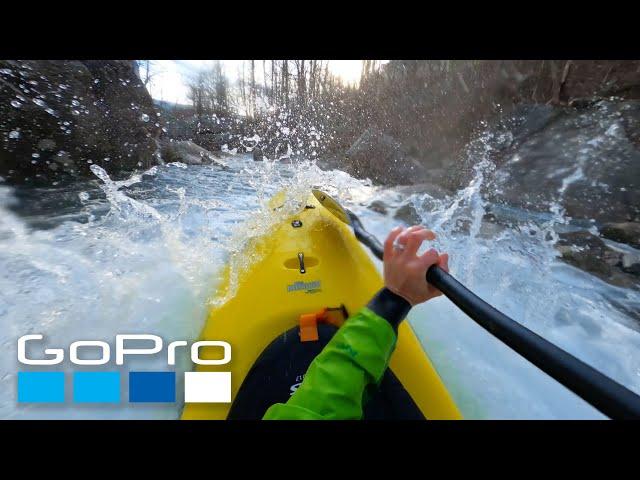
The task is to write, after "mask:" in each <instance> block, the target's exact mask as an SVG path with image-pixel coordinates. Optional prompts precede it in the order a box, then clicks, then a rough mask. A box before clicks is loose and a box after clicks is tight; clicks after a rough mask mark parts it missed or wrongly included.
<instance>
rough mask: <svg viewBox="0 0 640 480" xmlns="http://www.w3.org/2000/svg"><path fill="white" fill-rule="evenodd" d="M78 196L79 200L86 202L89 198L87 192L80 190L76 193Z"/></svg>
mask: <svg viewBox="0 0 640 480" xmlns="http://www.w3.org/2000/svg"><path fill="white" fill-rule="evenodd" d="M78 197H79V198H80V200H82V201H83V202H86V201H87V200H89V194H88V193H87V192H80V193H79V194H78Z"/></svg>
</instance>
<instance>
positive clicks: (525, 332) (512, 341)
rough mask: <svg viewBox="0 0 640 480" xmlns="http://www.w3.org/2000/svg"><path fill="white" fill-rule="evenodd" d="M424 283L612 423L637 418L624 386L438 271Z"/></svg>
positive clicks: (639, 409)
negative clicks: (438, 291)
mask: <svg viewBox="0 0 640 480" xmlns="http://www.w3.org/2000/svg"><path fill="white" fill-rule="evenodd" d="M313 194H314V195H315V197H316V198H317V199H318V201H319V202H320V203H321V204H322V205H323V206H325V207H326V208H327V209H328V210H329V211H330V212H331V213H333V214H334V215H335V216H336V217H338V218H339V219H340V220H341V221H343V222H344V223H347V224H348V225H351V227H353V231H354V234H355V236H356V238H357V239H358V240H359V241H360V242H361V243H362V244H364V245H366V246H367V247H368V248H369V249H370V250H371V252H372V253H373V254H374V255H375V256H376V257H377V258H379V259H380V260H382V259H383V248H382V245H381V243H380V242H379V241H378V239H377V238H376V237H374V236H373V235H372V234H370V233H369V232H367V231H366V230H365V228H364V226H363V225H362V222H361V221H360V219H359V218H358V217H357V216H356V215H355V214H354V213H353V212H350V211H349V210H345V209H344V208H343V207H342V206H341V205H340V204H339V203H338V202H337V201H335V200H334V199H333V198H331V197H330V196H329V195H327V194H326V193H324V192H321V191H320V190H313ZM426 281H428V282H429V283H431V284H432V285H433V286H435V287H436V288H437V289H438V290H440V291H441V292H442V293H443V294H444V295H445V296H446V297H447V298H448V299H449V300H451V301H452V302H453V303H454V304H455V305H456V306H457V307H458V308H460V309H461V310H462V311H463V312H464V313H466V314H467V315H468V316H469V317H470V318H471V319H472V320H474V321H475V322H476V323H478V324H479V325H480V326H481V327H482V328H484V329H485V330H487V331H488V332H489V333H490V334H492V335H493V336H494V337H496V338H498V339H499V340H500V341H502V342H503V343H505V344H506V345H508V346H509V347H511V348H512V349H513V350H515V351H516V352H517V353H519V354H520V355H522V356H523V357H524V358H526V359H527V360H529V361H530V362H531V363H533V364H534V365H535V366H537V367H538V368H540V369H541V370H542V371H543V372H545V373H547V374H548V375H550V376H551V377H553V378H554V379H555V380H557V381H558V382H560V383H561V384H563V385H564V386H565V387H567V388H568V389H569V390H571V391H572V392H573V393H575V394H576V395H578V396H579V397H581V398H582V399H583V400H585V401H586V402H588V403H589V404H591V405H592V406H593V407H595V408H596V409H598V410H599V411H600V412H602V413H603V414H605V415H606V416H608V417H610V418H612V419H640V396H638V395H636V394H635V393H634V392H632V391H631V390H629V389H628V388H626V387H624V386H622V385H620V384H619V383H617V382H615V381H614V380H612V379H611V378H609V377H607V376H605V375H603V374H602V373H600V372H599V371H597V370H595V369H594V368H592V367H591V366H589V365H587V364H586V363H584V362H583V361H581V360H578V359H577V358H576V357H574V356H573V355H571V354H569V353H567V352H565V351H564V350H562V349H561V348H558V347H556V346H555V345H554V344H552V343H551V342H548V341H547V340H545V339H544V338H542V337H541V336H540V335H538V334H536V333H534V332H532V331H531V330H529V329H528V328H526V327H524V326H522V325H521V324H519V323H517V322H516V321H514V320H512V319H511V318H509V317H508V316H506V315H505V314H503V313H502V312H500V311H499V310H497V309H495V308H494V307H492V306H491V305H489V304H488V303H486V302H485V301H484V300H482V299H481V298H480V297H478V296H477V295H475V294H474V293H473V292H471V291H470V290H468V289H467V288H466V287H465V286H464V285H462V284H461V283H460V282H458V281H457V280H456V279H455V278H454V277H453V276H452V275H450V274H449V273H447V272H445V271H444V270H442V269H441V268H438V267H437V266H435V265H434V266H432V267H431V268H430V269H429V270H428V271H427V274H426Z"/></svg>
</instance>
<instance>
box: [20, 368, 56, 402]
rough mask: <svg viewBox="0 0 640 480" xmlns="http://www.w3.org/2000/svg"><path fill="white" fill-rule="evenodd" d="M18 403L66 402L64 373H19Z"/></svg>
mask: <svg viewBox="0 0 640 480" xmlns="http://www.w3.org/2000/svg"><path fill="white" fill-rule="evenodd" d="M18 402H19V403H30V402H37V403H61V402H64V372H18Z"/></svg>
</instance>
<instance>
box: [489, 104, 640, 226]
mask: <svg viewBox="0 0 640 480" xmlns="http://www.w3.org/2000/svg"><path fill="white" fill-rule="evenodd" d="M636 103H638V102H637V101H628V102H613V101H600V102H598V103H596V104H595V105H593V106H591V107H585V108H584V109H581V110H571V109H564V113H563V114H562V115H559V116H556V117H554V118H553V119H552V120H551V121H550V122H549V123H547V124H546V125H545V126H544V127H543V128H542V129H541V130H539V131H536V132H534V133H531V134H530V135H529V136H528V137H527V138H526V139H524V140H523V141H521V142H519V143H518V144H517V148H515V150H513V151H510V152H509V155H507V156H505V157H504V158H501V159H499V161H498V162H497V163H498V169H497V170H496V171H495V173H492V176H491V179H492V180H493V182H492V183H491V184H490V185H487V188H486V189H485V194H486V196H488V198H489V199H491V200H493V201H496V203H503V204H507V205H511V206H515V207H519V208H523V209H527V210H534V211H536V210H537V211H543V212H544V211H547V212H549V211H551V210H552V208H554V206H557V205H559V206H561V207H562V208H563V209H564V211H565V212H566V216H568V217H571V218H573V219H576V220H586V221H590V220H592V219H593V220H595V221H597V222H599V223H609V222H610V223H621V222H640V150H638V148H637V147H636V146H635V145H634V143H633V142H632V140H631V138H630V137H629V135H628V131H627V129H626V127H625V123H624V122H623V117H624V114H623V112H626V115H627V116H628V117H630V118H631V117H634V118H635V117H637V120H638V122H640V108H638V109H636V108H635V107H633V108H631V109H630V108H629V107H630V106H633V105H635V104H636ZM627 120H629V119H627ZM629 121H630V120H629ZM627 123H628V122H627Z"/></svg>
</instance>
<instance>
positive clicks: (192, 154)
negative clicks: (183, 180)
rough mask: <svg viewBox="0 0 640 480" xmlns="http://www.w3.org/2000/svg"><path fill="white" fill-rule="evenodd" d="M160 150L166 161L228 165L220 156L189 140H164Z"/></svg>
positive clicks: (187, 163)
mask: <svg viewBox="0 0 640 480" xmlns="http://www.w3.org/2000/svg"><path fill="white" fill-rule="evenodd" d="M160 152H161V155H162V160H163V161H164V162H165V163H172V162H180V163H184V164H186V165H203V164H204V165H206V164H216V165H220V166H222V167H226V165H225V163H224V161H223V160H222V159H221V158H220V157H219V156H216V155H214V154H213V153H211V152H210V151H208V150H205V149H204V148H202V147H199V146H198V145H196V144H195V143H193V142H189V141H177V142H176V141H162V142H161V148H160Z"/></svg>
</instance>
